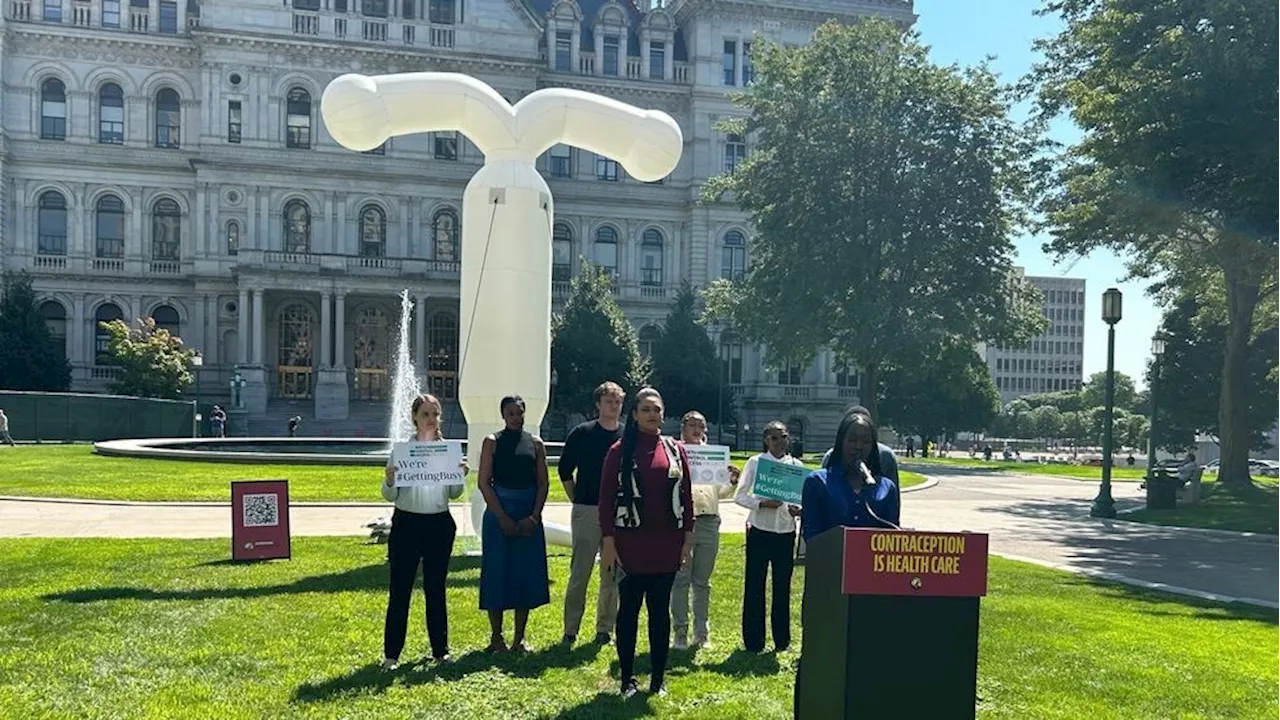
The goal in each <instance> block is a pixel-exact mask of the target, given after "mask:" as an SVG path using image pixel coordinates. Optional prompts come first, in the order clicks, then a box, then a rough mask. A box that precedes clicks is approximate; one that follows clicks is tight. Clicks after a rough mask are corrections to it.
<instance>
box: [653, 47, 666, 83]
mask: <svg viewBox="0 0 1280 720" xmlns="http://www.w3.org/2000/svg"><path fill="white" fill-rule="evenodd" d="M666 72H667V44H666V43H664V42H650V43H649V79H650V80H662V79H663V78H665V77H666Z"/></svg>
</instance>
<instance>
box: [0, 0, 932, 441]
mask: <svg viewBox="0 0 1280 720" xmlns="http://www.w3.org/2000/svg"><path fill="white" fill-rule="evenodd" d="M866 15H878V16H882V17H888V18H891V19H893V20H896V21H898V22H899V23H901V24H902V25H903V26H908V25H910V24H911V23H912V22H913V21H914V15H913V13H912V6H911V3H910V0H905V1H904V0H668V1H667V2H663V1H662V0H647V1H646V0H284V1H283V2H262V1H261V0H204V1H203V2H202V1H201V0H129V2H121V1H120V0H10V1H9V2H7V3H6V4H5V14H4V20H3V22H4V33H3V36H2V37H3V47H0V58H2V61H3V77H4V90H3V95H2V101H3V131H4V132H3V153H2V154H0V187H2V188H3V193H4V202H3V205H2V206H0V207H3V222H2V223H0V232H3V237H2V239H0V265H2V266H3V268H4V269H5V270H10V271H18V270H26V271H27V272H29V273H30V274H31V276H32V277H33V281H34V285H35V289H36V291H37V294H38V295H39V298H40V300H39V303H40V312H41V314H42V315H43V316H44V318H45V319H46V321H47V323H48V324H49V326H50V327H51V328H53V330H54V333H55V334H56V335H57V336H58V337H60V338H61V339H62V340H63V342H65V345H66V352H67V356H68V358H69V359H70V361H71V364H72V368H73V382H72V389H73V390H76V391H88V392H94V391H102V390H104V389H105V387H106V382H107V381H108V380H109V379H110V378H111V376H112V373H113V368H112V367H110V366H109V365H108V364H106V363H105V362H104V360H105V358H104V356H103V353H104V351H105V349H106V342H107V336H106V334H105V333H104V332H103V331H102V330H100V329H98V322H99V321H107V320H113V319H117V318H122V319H125V320H126V321H129V320H132V319H134V318H137V317H146V316H149V317H152V318H154V319H155V321H156V323H157V324H158V325H160V326H161V327H165V328H167V329H169V330H170V331H172V332H174V333H176V334H177V335H179V336H181V337H182V338H183V340H184V342H185V343H186V344H187V345H188V346H189V347H192V348H195V349H197V350H198V351H199V352H200V353H201V356H202V362H203V364H202V366H201V367H200V368H199V369H198V370H199V373H200V379H201V384H202V387H203V393H204V394H203V396H202V398H203V400H204V401H205V405H206V406H207V404H208V402H211V401H212V402H221V403H223V404H224V406H226V405H228V404H230V405H232V406H233V411H234V413H233V414H235V415H236V416H237V417H242V418H243V419H244V420H245V421H247V424H248V427H247V428H243V427H241V428H237V430H239V431H242V430H244V429H247V430H248V431H250V432H255V433H256V432H261V433H265V434H273V435H274V434H280V433H281V432H282V431H283V424H284V418H286V417H288V416H291V415H294V414H298V415H302V416H304V418H305V420H306V424H305V425H304V427H303V434H322V433H330V432H331V433H332V434H335V435H339V434H347V433H350V432H352V431H353V429H355V430H357V431H358V432H361V433H368V434H376V433H380V432H382V431H383V430H384V428H385V420H386V412H387V402H386V397H387V395H388V392H389V382H390V381H389V374H388V369H389V366H390V362H391V360H392V357H393V355H394V345H395V338H396V336H397V333H398V323H399V312H400V310H399V308H400V304H399V299H398V297H397V295H398V294H399V293H400V291H401V290H402V289H404V288H408V289H409V291H410V293H411V294H412V295H413V297H414V299H415V301H416V302H417V303H418V308H419V309H418V310H417V311H416V312H415V313H414V317H413V318H412V326H411V327H412V333H411V336H412V352H413V356H414V358H415V360H416V362H417V363H418V365H419V367H418V373H419V375H420V376H421V377H422V378H423V384H424V387H427V388H429V390H430V391H431V392H434V393H435V394H437V395H438V396H440V397H441V398H442V399H443V400H445V402H446V405H448V406H449V409H448V412H447V418H446V428H445V431H446V433H447V434H448V435H449V436H450V437H459V436H464V435H465V428H464V425H463V420H462V418H461V413H460V412H459V411H458V410H457V407H456V403H453V402H450V401H451V400H452V399H453V398H455V397H456V394H457V370H458V367H457V364H458V305H459V273H458V258H459V247H458V243H459V238H460V227H459V220H460V217H461V212H460V211H461V201H462V192H463V188H464V187H465V185H466V183H467V181H468V180H469V179H470V177H471V176H472V174H473V173H474V172H475V171H476V169H477V168H478V167H479V166H480V164H481V163H482V161H483V158H482V157H481V155H480V154H479V153H478V152H477V150H476V148H475V147H474V146H472V145H471V144H469V143H468V141H467V140H466V138H465V137H460V136H458V135H456V134H453V133H433V134H430V135H423V136H415V137H402V138H394V139H392V140H390V141H389V142H388V143H387V144H385V145H384V146H383V147H380V148H377V149H375V150H373V151H370V152H366V153H357V152H352V151H349V150H346V149H344V148H342V147H340V146H339V145H338V144H337V143H336V142H335V141H334V140H333V139H332V138H331V137H329V135H328V133H327V132H326V130H325V127H324V124H323V122H322V120H321V118H320V115H319V109H320V107H319V106H320V96H321V93H322V92H323V90H324V88H325V86H326V84H327V83H328V82H329V81H330V80H332V79H333V78H335V77H337V76H338V75H340V74H342V73H345V72H360V73H365V74H381V73H395V72H409V71H449V72H461V73H466V74H470V75H474V76H476V77H478V78H480V79H482V80H484V81H485V82H487V83H489V84H490V85H492V86H493V87H494V88H495V89H497V90H498V91H499V92H501V93H502V94H503V95H504V96H505V97H506V98H507V99H508V100H509V101H511V102H515V101H516V100H518V99H519V98H521V97H522V96H524V95H525V94H528V93H529V92H532V91H533V90H535V89H538V88H543V87H569V88H576V89H580V90H585V91H590V92H595V93H600V94H603V95H607V96H610V97H614V98H617V99H619V100H621V101H624V102H628V103H631V104H634V105H637V106H639V107H644V108H657V109H661V110H664V111H666V112H668V113H670V114H671V115H672V116H673V117H674V118H676V120H677V121H678V122H679V123H680V125H681V128H682V130H683V132H684V136H685V149H684V157H683V159H682V160H681V161H680V165H679V167H678V168H677V169H676V170H675V172H674V173H672V175H671V176H669V177H667V178H666V179H664V180H662V181H660V182H657V183H641V182H638V181H636V180H634V179H632V178H628V177H627V176H626V173H625V172H624V171H623V170H622V169H621V168H620V167H619V165H618V164H617V163H615V162H613V161H611V160H608V159H606V158H603V157H596V156H594V155H592V154H591V153H588V152H585V151H579V150H576V149H573V148H569V147H563V146H562V147H556V148H553V149H551V150H550V151H548V152H547V153H546V155H545V156H544V157H542V158H541V159H540V161H539V168H540V169H541V171H542V172H543V173H544V175H545V176H546V178H547V181H548V183H549V185H550V187H551V189H552V192H553V193H554V194H555V198H556V210H557V217H556V222H555V226H554V232H553V244H554V252H553V256H554V268H553V277H554V280H553V283H554V289H553V295H554V297H555V299H556V302H557V303H562V302H563V300H564V298H565V297H566V295H567V291H568V287H569V282H568V281H569V279H570V278H571V277H572V276H573V275H574V274H575V273H577V272H578V271H579V270H580V269H581V268H580V263H581V259H582V258H585V259H587V260H588V261H590V262H592V263H594V264H596V265H598V266H603V267H606V268H609V269H610V270H611V271H612V273H613V274H614V277H615V278H616V281H615V288H616V293H617V297H618V301H619V303H620V304H621V306H622V308H623V309H624V311H625V312H626V314H627V316H628V317H629V318H630V319H631V320H632V322H633V323H634V325H635V327H636V329H637V331H638V332H639V336H640V341H641V346H642V348H643V349H645V351H647V350H648V348H649V347H651V343H652V341H653V338H654V335H655V332H656V331H657V329H658V328H659V327H661V324H662V322H663V319H664V318H665V316H666V314H667V311H668V309H669V306H670V303H671V301H672V299H673V298H674V296H675V292H676V290H677V288H678V287H679V285H680V283H681V281H682V280H685V279H687V280H689V281H690V282H692V283H693V284H694V285H695V286H699V287H702V286H705V285H706V284H707V283H709V282H710V281H712V280H714V279H716V278H720V277H735V276H739V275H741V274H742V273H743V271H744V270H745V268H746V267H747V264H748V262H749V260H750V257H751V240H752V231H751V227H750V226H749V224H748V223H747V222H746V221H745V218H744V216H743V214H742V213H741V212H739V211H738V210H737V208H736V207H734V206H733V205H731V204H728V203H722V204H717V205H710V206H706V205H700V204H698V203H697V198H698V196H699V190H700V187H701V185H702V184H703V183H704V182H705V181H706V180H707V179H708V178H710V177H713V176H715V175H718V174H720V173H722V172H725V171H729V170H732V169H733V167H734V166H735V164H736V163H738V162H739V161H741V160H742V158H744V157H745V155H746V153H748V152H750V147H749V143H748V142H746V141H745V140H744V138H742V137H739V136H735V135H726V134H723V133H721V132H719V131H718V130H716V129H715V125H716V123H717V122H718V121H719V120H720V119H722V118H724V117H728V116H731V115H732V114H733V113H734V112H735V108H734V106H733V105H732V103H731V102H730V101H729V100H728V97H727V95H728V93H729V92H731V91H734V90H738V89H741V88H742V87H743V86H744V85H746V84H749V83H750V82H751V79H752V63H751V44H752V42H753V41H754V40H755V38H756V37H763V38H767V39H769V40H771V41H775V42H783V43H794V44H800V43H804V42H806V41H807V40H808V38H809V37H810V36H811V34H812V32H813V31H814V29H815V28H816V27H817V26H818V25H819V24H821V23H822V22H823V21H825V20H827V19H829V18H832V17H836V18H844V19H854V18H856V17H859V16H866ZM711 332H712V336H713V340H714V341H715V342H716V343H717V344H718V347H719V349H720V353H721V358H722V361H723V363H724V365H725V380H726V386H725V389H724V392H723V396H724V397H725V401H724V402H725V404H726V406H728V405H729V404H730V403H732V405H733V407H734V408H735V410H736V421H735V423H734V425H735V427H734V428H729V429H727V430H726V436H728V434H729V433H730V432H732V431H733V430H735V429H736V430H738V431H742V430H743V429H744V426H745V428H746V432H747V435H746V437H745V438H744V441H745V442H747V443H748V444H751V445H754V442H755V441H754V439H750V438H755V437H758V433H759V430H760V428H762V427H763V425H764V423H766V422H768V421H769V420H774V419H780V420H783V421H785V422H787V423H788V424H789V425H790V426H791V430H792V435H793V436H794V437H795V438H796V439H803V438H804V437H805V436H809V437H811V438H812V440H811V442H810V443H808V444H809V445H810V446H811V449H812V448H813V447H817V446H818V445H821V446H824V447H825V445H826V444H827V443H828V442H829V440H828V438H829V437H830V436H831V435H832V434H833V432H834V429H835V425H836V423H837V422H838V419H839V416H840V413H841V411H842V410H843V409H844V408H845V407H846V406H848V405H849V404H852V403H854V402H856V401H857V399H858V376H857V373H856V372H853V371H852V369H850V368H844V367H838V366H837V365H836V363H835V361H834V358H833V356H832V354H831V353H826V354H824V355H823V356H821V357H819V358H818V359H817V360H816V361H815V362H814V363H813V364H812V365H810V366H809V367H800V366H795V367H789V368H783V369H781V370H778V369H774V368H766V367H765V366H764V365H763V363H762V354H761V352H760V349H759V348H755V347H752V346H750V345H744V344H743V343H742V342H740V341H739V340H738V339H736V338H735V336H734V334H733V331H732V329H731V328H720V327H716V328H713V329H712V330H711ZM517 357H518V352H516V353H513V361H518V360H516V358H517ZM601 379H602V380H603V379H604V378H601ZM554 415H555V413H548V416H549V418H551V417H553V416H554ZM556 422H557V421H553V420H551V419H549V420H548V421H547V423H551V424H552V425H553V426H552V427H548V425H547V424H544V432H548V435H549V437H550V439H556V440H558V439H560V437H559V436H558V433H559V432H563V429H562V428H563V422H564V421H563V420H560V421H558V422H559V424H558V425H557V424H556ZM712 439H713V441H714V440H715V439H716V438H715V437H713V438H712Z"/></svg>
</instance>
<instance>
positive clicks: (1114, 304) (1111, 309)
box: [1089, 288, 1122, 518]
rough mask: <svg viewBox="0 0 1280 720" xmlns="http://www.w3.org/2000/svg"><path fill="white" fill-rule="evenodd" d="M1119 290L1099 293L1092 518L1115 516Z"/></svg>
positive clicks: (1111, 289)
mask: <svg viewBox="0 0 1280 720" xmlns="http://www.w3.org/2000/svg"><path fill="white" fill-rule="evenodd" d="M1121 299H1122V296H1121V294H1120V291H1119V290H1117V289H1116V288H1109V289H1108V290H1107V291H1106V292H1104V293H1102V321H1103V322H1105V323H1106V324H1107V386H1106V399H1105V400H1104V403H1105V406H1104V408H1103V426H1102V486H1101V487H1099V488H1098V497H1096V498H1094V499H1093V507H1092V508H1090V509H1089V514H1090V515H1091V516H1093V517H1100V518H1113V517H1115V516H1116V501H1115V500H1114V499H1112V497H1111V455H1112V452H1113V447H1112V442H1113V436H1112V419H1113V416H1114V415H1115V404H1116V323H1118V322H1120V316H1121Z"/></svg>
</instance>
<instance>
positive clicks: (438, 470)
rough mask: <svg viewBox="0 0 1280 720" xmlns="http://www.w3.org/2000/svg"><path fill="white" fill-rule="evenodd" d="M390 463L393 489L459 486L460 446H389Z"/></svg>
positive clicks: (417, 443) (414, 442) (463, 479)
mask: <svg viewBox="0 0 1280 720" xmlns="http://www.w3.org/2000/svg"><path fill="white" fill-rule="evenodd" d="M391 462H392V464H394V465H395V468H396V487H430V486H432V485H463V484H465V482H466V475H464V474H463V472H462V467H461V465H462V443H460V442H456V441H443V442H422V441H420V440H410V441H409V442H398V443H396V444H395V445H392V446H391Z"/></svg>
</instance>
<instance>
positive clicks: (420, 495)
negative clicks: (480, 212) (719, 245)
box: [382, 395, 468, 670]
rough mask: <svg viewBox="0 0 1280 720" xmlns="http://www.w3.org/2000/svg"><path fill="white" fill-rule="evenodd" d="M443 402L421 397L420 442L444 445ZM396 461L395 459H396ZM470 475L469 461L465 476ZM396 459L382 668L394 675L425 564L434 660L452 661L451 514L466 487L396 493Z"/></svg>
mask: <svg viewBox="0 0 1280 720" xmlns="http://www.w3.org/2000/svg"><path fill="white" fill-rule="evenodd" d="M441 409H442V408H441V406H440V401H439V400H437V399H436V398H435V396H434V395H419V396H418V397H416V398H414V400H413V405H412V406H411V408H410V414H411V417H412V418H413V427H414V429H415V430H416V431H417V432H416V434H415V435H414V439H415V440H419V441H421V442H440V441H442V440H443V438H441V437H440V415H441ZM393 457H394V454H393ZM467 472H468V469H467V467H466V463H465V461H464V462H463V465H462V473H463V475H464V476H465V475H466V473H467ZM395 481H396V465H395V461H394V459H389V460H388V461H387V472H386V482H384V483H383V484H382V497H384V498H386V500H387V501H388V502H392V503H395V506H396V510H395V513H394V514H393V515H392V516H391V538H390V540H389V541H388V543H389V544H388V551H387V559H388V560H389V561H390V565H391V588H390V596H389V597H388V599H387V620H386V625H385V626H384V629H383V636H382V650H383V660H382V667H384V668H386V669H388V670H394V669H395V668H396V667H397V666H399V664H400V652H401V651H402V650H404V640H405V634H406V633H407V631H408V624H409V600H410V598H411V596H412V594H413V581H414V578H415V577H416V576H417V574H418V563H419V562H421V563H422V594H423V596H424V598H425V600H426V606H427V635H428V637H429V638H430V640H431V656H432V657H433V658H435V659H436V660H439V661H447V660H448V659H449V615H448V611H447V610H446V608H445V582H446V580H447V578H448V576H449V558H450V557H452V555H453V540H454V537H455V536H456V535H457V532H458V527H457V525H456V524H455V523H454V521H453V515H452V514H450V512H449V500H450V499H452V498H458V497H461V496H462V490H463V486H462V485H444V484H433V485H419V486H416V487H396V484H395Z"/></svg>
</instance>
